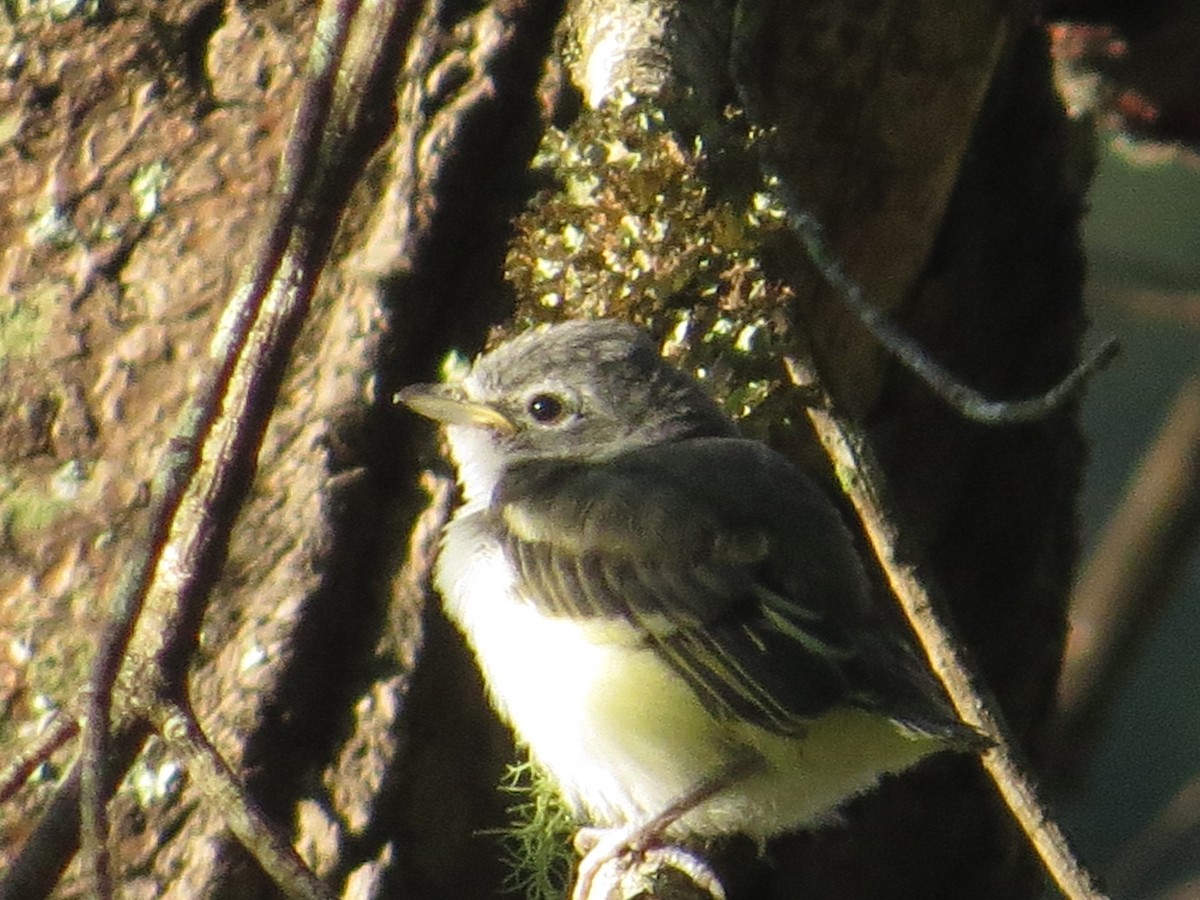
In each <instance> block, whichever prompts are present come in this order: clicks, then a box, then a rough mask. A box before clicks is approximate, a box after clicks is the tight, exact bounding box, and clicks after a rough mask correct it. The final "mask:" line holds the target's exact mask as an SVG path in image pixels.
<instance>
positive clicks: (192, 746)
mask: <svg viewBox="0 0 1200 900" xmlns="http://www.w3.org/2000/svg"><path fill="white" fill-rule="evenodd" d="M150 715H151V718H152V720H153V722H154V725H155V727H156V728H157V730H158V733H159V734H160V735H162V738H163V740H164V741H165V742H166V744H167V746H168V747H170V749H171V750H172V751H173V752H174V753H175V754H176V755H177V756H178V758H179V761H180V762H182V763H183V764H184V766H185V767H186V768H187V773H188V777H189V778H190V779H191V783H192V785H193V786H194V787H196V788H197V789H198V790H199V791H200V793H201V794H203V795H204V796H205V797H207V798H208V799H209V800H210V801H211V802H212V804H213V806H215V807H216V808H217V809H220V810H222V811H223V812H224V813H225V814H224V816H223V822H224V824H225V825H226V826H227V827H228V828H229V830H230V831H232V832H233V834H234V836H235V837H236V838H237V839H238V840H239V841H241V842H242V845H243V846H244V847H245V848H246V849H247V850H249V851H250V852H251V853H252V854H253V855H254V858H255V859H257V860H258V861H259V863H260V865H262V866H263V868H264V869H265V870H266V872H267V874H268V875H270V876H271V878H272V879H273V880H274V881H275V884H276V885H278V886H279V887H280V888H281V889H282V890H283V891H284V893H285V894H287V895H288V896H289V897H294V898H298V900H332V898H333V897H334V896H335V895H334V893H333V892H332V891H330V890H329V889H328V888H327V887H325V885H324V884H322V883H321V881H320V879H318V878H317V876H316V875H314V874H313V873H312V870H310V869H309V868H308V867H307V866H306V865H305V864H304V861H303V860H302V859H301V858H300V856H299V854H297V853H296V851H295V849H294V848H293V847H292V845H291V844H289V843H288V842H287V841H286V840H284V839H283V837H282V836H281V835H280V832H279V831H278V829H276V828H275V826H274V825H272V823H271V821H270V820H269V819H268V818H267V817H266V816H265V815H264V814H263V812H262V810H261V809H259V808H258V806H257V805H256V804H254V803H253V802H251V801H250V800H249V799H248V798H247V797H246V792H245V789H244V788H243V787H242V785H241V783H240V782H239V781H238V780H237V777H236V776H235V775H234V774H233V772H232V771H231V770H230V768H229V766H228V765H227V764H226V763H225V760H224V759H222V758H221V754H220V753H218V752H217V749H216V748H215V747H214V746H213V745H212V744H211V743H210V742H209V740H208V738H207V737H206V736H205V735H204V732H203V731H202V730H201V729H200V726H199V725H198V724H197V722H196V717H195V714H194V713H193V712H192V711H191V710H190V709H187V708H186V707H184V706H182V705H180V704H176V703H172V702H170V701H165V700H164V701H161V702H159V703H156V704H155V705H154V707H153V708H152V709H151V710H150Z"/></svg>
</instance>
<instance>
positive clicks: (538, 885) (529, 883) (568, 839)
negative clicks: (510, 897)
mask: <svg viewBox="0 0 1200 900" xmlns="http://www.w3.org/2000/svg"><path fill="white" fill-rule="evenodd" d="M501 788H502V790H504V791H505V792H507V793H509V794H512V795H513V796H515V797H517V798H518V802H516V803H515V804H513V805H512V806H511V807H509V810H508V812H509V815H510V817H511V825H510V826H509V827H508V828H507V829H505V830H503V831H502V832H500V838H501V843H502V845H503V846H504V850H505V862H506V863H507V865H508V866H509V868H510V871H509V875H508V878H507V879H506V881H505V883H504V890H505V891H508V892H511V893H513V894H520V895H522V896H524V897H525V898H527V900H563V898H564V897H566V896H567V888H568V885H569V881H570V877H571V869H572V866H573V865H574V862H575V853H574V850H573V848H572V847H573V845H572V838H573V836H574V834H575V830H576V827H577V826H576V824H575V822H574V820H573V819H572V817H571V814H570V813H569V812H568V811H567V809H566V807H565V806H563V803H562V801H561V800H560V799H559V797H558V794H557V792H556V791H555V789H554V786H553V785H552V784H551V783H550V781H549V779H548V777H547V776H546V773H545V772H544V771H542V770H541V769H540V768H539V767H538V766H537V764H536V763H534V762H532V761H529V760H527V761H525V762H522V763H516V764H513V765H511V766H509V769H508V771H507V772H506V773H505V777H504V782H503V784H502V785H501Z"/></svg>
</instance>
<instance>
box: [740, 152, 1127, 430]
mask: <svg viewBox="0 0 1200 900" xmlns="http://www.w3.org/2000/svg"><path fill="white" fill-rule="evenodd" d="M763 167H764V170H765V171H767V172H768V173H769V172H770V171H771V169H770V167H769V166H768V164H767V163H766V162H765V161H764V163H763ZM770 181H771V186H772V190H774V191H775V192H776V193H777V195H778V196H779V198H780V199H781V201H782V202H783V205H784V209H785V210H786V212H787V220H788V224H789V225H790V226H791V228H792V230H793V231H794V232H795V233H796V236H797V237H798V238H800V242H801V243H802V244H803V245H804V250H805V252H806V253H807V255H808V259H809V261H810V262H811V263H812V264H813V265H814V266H815V267H816V269H817V271H818V272H820V273H821V277H822V278H823V279H824V281H825V283H826V284H828V285H829V286H830V287H831V288H833V290H834V292H835V293H836V294H837V296H838V298H839V299H840V300H841V301H842V304H843V305H844V306H845V307H846V308H847V309H848V310H849V311H850V312H851V313H853V314H854V317H855V318H856V319H858V321H859V322H860V323H861V324H862V326H863V327H864V328H866V329H867V331H868V332H870V334H871V336H872V337H874V338H875V340H877V341H878V342H879V345H880V346H881V347H883V348H884V349H885V350H887V351H888V352H889V353H891V354H892V355H893V356H894V357H895V358H896V359H897V360H899V361H900V362H901V363H902V364H903V365H904V367H905V368H907V369H908V370H909V371H910V372H912V373H913V374H914V375H916V376H917V377H918V378H920V379H921V381H922V382H924V384H925V385H926V386H927V387H928V388H929V389H930V390H931V391H933V392H934V393H935V394H937V396H939V397H940V398H941V399H942V400H944V401H945V402H946V403H947V404H948V405H949V406H950V407H951V408H952V409H954V410H955V411H956V412H958V413H959V415H961V416H963V417H964V418H967V419H970V420H971V421H973V422H979V423H981V424H984V425H1016V424H1019V423H1022V422H1035V421H1038V420H1039V419H1044V418H1045V417H1046V416H1047V415H1049V414H1050V413H1052V412H1053V411H1054V410H1056V409H1058V408H1060V407H1061V406H1062V405H1063V404H1065V403H1067V402H1069V401H1070V400H1073V399H1074V398H1075V397H1077V396H1078V395H1079V393H1080V391H1082V390H1083V387H1084V386H1085V385H1086V384H1087V382H1088V379H1089V378H1091V376H1092V375H1094V374H1095V373H1096V372H1097V371H1099V370H1100V369H1102V368H1104V366H1106V365H1108V364H1109V363H1110V362H1111V361H1112V360H1113V358H1114V357H1116V355H1117V352H1118V350H1119V347H1118V345H1117V342H1116V341H1115V340H1113V339H1112V338H1109V339H1108V340H1105V341H1103V342H1102V343H1101V344H1100V346H1099V347H1097V348H1096V349H1095V350H1093V351H1092V353H1091V354H1090V355H1089V356H1088V357H1087V358H1086V359H1085V360H1084V361H1083V362H1082V363H1080V364H1079V365H1078V366H1076V367H1075V368H1074V369H1073V370H1072V371H1071V372H1069V373H1068V374H1067V375H1066V377H1064V378H1063V379H1062V380H1061V381H1059V382H1058V383H1057V384H1056V385H1054V386H1053V387H1051V388H1050V389H1049V390H1048V391H1046V392H1045V393H1043V394H1038V395H1037V396H1034V397H1027V398H1025V399H1022V400H993V399H991V398H989V397H987V396H986V395H984V394H982V393H980V392H979V391H977V390H975V389H974V388H971V387H968V386H967V385H965V384H963V382H962V381H961V379H959V378H958V376H956V375H954V374H953V373H952V372H950V370H948V369H947V368H945V367H944V366H943V365H941V364H940V363H939V362H937V361H936V360H935V359H933V358H932V357H930V356H929V355H928V354H927V353H926V352H925V350H924V349H923V348H922V347H921V346H920V345H919V344H918V343H917V342H916V341H914V340H913V339H912V337H911V336H909V335H908V334H906V333H905V332H904V331H903V330H901V329H900V328H899V327H897V326H896V324H895V323H894V322H892V320H891V319H889V318H888V316H887V315H886V314H885V313H884V312H883V311H882V310H880V309H879V308H878V307H876V306H874V305H872V304H871V303H869V302H868V301H867V299H866V298H865V297H864V296H863V291H862V288H861V287H860V286H859V285H858V283H857V282H855V281H854V279H853V278H851V277H850V276H849V275H847V274H846V271H845V269H844V268H843V267H842V264H841V263H840V262H839V261H838V259H837V257H836V256H834V254H833V252H832V251H831V250H830V248H829V245H828V243H827V242H826V240H825V236H824V233H823V231H822V228H821V224H820V223H819V222H818V221H817V220H816V219H815V218H813V217H812V216H811V215H809V214H808V213H807V212H805V211H804V210H803V207H802V206H801V205H800V204H799V201H798V198H797V197H796V196H795V192H794V191H792V190H791V188H789V187H788V185H787V182H786V181H785V180H784V179H783V178H782V177H780V176H778V175H776V176H773V177H771V178H770Z"/></svg>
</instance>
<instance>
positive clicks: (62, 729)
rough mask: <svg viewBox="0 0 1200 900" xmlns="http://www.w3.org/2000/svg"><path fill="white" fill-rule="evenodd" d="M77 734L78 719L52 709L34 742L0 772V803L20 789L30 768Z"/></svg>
mask: <svg viewBox="0 0 1200 900" xmlns="http://www.w3.org/2000/svg"><path fill="white" fill-rule="evenodd" d="M78 733H79V720H78V719H77V718H76V717H75V716H74V715H73V714H71V713H68V712H64V711H63V710H61V709H60V710H56V711H55V712H54V714H53V715H52V717H51V718H50V720H49V721H48V722H47V723H46V725H45V727H44V729H43V730H42V733H41V734H40V735H38V738H37V742H36V743H35V744H34V745H33V746H32V747H30V748H29V749H27V750H26V751H25V752H24V753H22V754H21V755H20V756H19V757H17V758H16V759H14V760H13V761H12V762H11V763H9V764H8V765H7V766H5V767H4V770H3V771H2V772H0V803H3V802H4V801H6V800H7V799H8V798H9V797H11V796H12V795H13V794H15V793H16V792H17V791H18V790H20V788H21V785H23V784H24V783H25V782H26V781H28V780H29V776H30V775H31V774H33V770H34V769H36V768H37V767H38V766H40V765H41V764H42V763H44V762H46V760H48V759H49V758H50V757H51V756H52V755H53V754H54V751H55V750H57V749H58V748H59V747H61V746H63V745H64V744H65V743H66V742H67V741H69V740H71V738H73V737H75V735H77V734H78Z"/></svg>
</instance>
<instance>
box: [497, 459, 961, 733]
mask: <svg viewBox="0 0 1200 900" xmlns="http://www.w3.org/2000/svg"><path fill="white" fill-rule="evenodd" d="M492 516H493V524H494V527H496V528H497V529H498V532H499V534H500V537H501V539H502V541H503V543H504V546H505V548H506V550H507V552H508V554H509V556H510V558H511V560H512V562H513V564H514V566H515V568H516V570H517V571H518V573H519V578H520V580H521V585H522V588H523V591H524V593H525V594H526V595H527V596H528V597H529V598H530V600H531V601H532V602H533V603H536V604H537V605H538V606H539V607H540V608H541V609H543V610H544V611H545V612H547V613H549V614H551V615H558V616H570V617H578V618H589V617H618V616H619V617H622V618H624V619H625V620H627V621H629V622H630V623H632V624H633V625H634V626H635V627H636V628H637V629H638V630H639V632H640V633H641V634H642V636H643V638H644V640H645V642H646V643H647V645H648V646H651V647H653V648H654V650H655V651H656V652H658V653H659V654H660V655H661V656H662V657H663V658H664V659H665V660H666V661H667V662H668V663H669V664H670V665H671V666H672V667H673V668H674V669H675V670H676V671H677V672H679V674H680V675H681V676H682V677H683V678H684V679H685V680H686V681H687V682H688V683H689V685H691V687H692V688H693V689H694V690H695V691H696V693H697V694H698V695H699V696H700V697H701V699H702V700H703V702H704V703H705V704H706V706H707V707H708V708H709V709H710V710H712V711H713V712H714V714H717V715H722V716H730V717H736V718H738V719H743V720H748V721H751V722H754V723H756V724H758V725H761V726H763V727H765V728H769V729H771V730H773V731H777V732H780V733H796V732H798V731H800V730H802V729H803V728H804V726H805V724H806V723H807V722H808V721H809V720H811V719H812V718H814V717H815V716H817V715H819V714H821V713H822V712H824V711H826V710H828V709H831V708H833V707H836V706H846V705H850V706H858V707H863V708H869V709H876V710H878V711H880V712H882V713H884V714H887V715H890V716H893V717H894V718H897V719H898V720H900V721H904V722H906V723H907V724H910V725H912V726H913V727H915V728H918V729H922V730H930V731H934V732H941V731H944V730H946V729H947V728H949V729H950V730H953V728H952V726H949V725H948V724H947V721H952V720H953V716H952V715H951V714H950V713H949V711H948V709H947V707H946V705H945V702H944V700H943V699H942V698H941V697H940V695H939V693H938V689H937V688H936V687H935V686H934V685H933V683H932V681H931V679H930V678H929V677H928V676H927V675H925V673H923V672H922V671H921V670H920V667H919V666H917V664H916V661H915V659H913V658H912V657H911V654H910V653H908V651H907V649H906V648H904V647H903V646H901V644H900V639H899V638H897V637H896V635H895V634H894V633H892V632H889V631H888V630H887V629H885V628H884V627H883V626H882V625H881V624H880V621H879V619H878V618H877V616H876V615H875V610H874V609H873V607H872V602H871V598H870V592H869V588H868V585H867V582H866V579H865V577H864V575H863V572H862V569H861V566H860V564H859V561H858V557H857V554H856V552H855V549H854V545H853V542H852V540H851V538H850V535H849V533H848V532H847V530H846V528H845V526H844V525H843V524H842V522H841V519H840V517H839V515H838V513H837V511H836V510H835V509H834V507H833V506H832V504H831V503H830V502H829V501H828V499H827V498H826V497H825V496H824V495H823V494H821V492H820V491H819V490H818V489H817V488H816V487H815V486H814V485H812V483H811V482H809V481H808V479H806V478H805V477H804V476H803V475H802V474H801V473H800V472H799V471H798V470H797V469H796V468H795V467H794V466H792V465H791V463H789V462H788V461H787V460H786V459H784V458H783V457H782V456H780V455H779V454H777V453H775V452H773V451H771V450H770V449H769V448H767V447H765V446H764V445H762V444H759V443H757V442H754V441H746V440H740V439H732V438H697V439H691V440H684V441H678V442H673V443H669V444H664V445H660V446H656V447H649V448H645V449H640V450H636V451H632V452H630V453H627V454H624V455H623V456H620V457H618V458H617V459H615V460H610V461H606V462H603V463H598V464H589V463H571V462H562V461H550V460H547V461H535V462H527V463H522V464H519V465H517V466H514V467H512V468H511V469H510V470H509V471H508V472H506V474H505V476H504V477H503V479H502V480H501V482H500V485H499V486H498V488H497V491H496V494H495V496H494V498H493V504H492Z"/></svg>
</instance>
